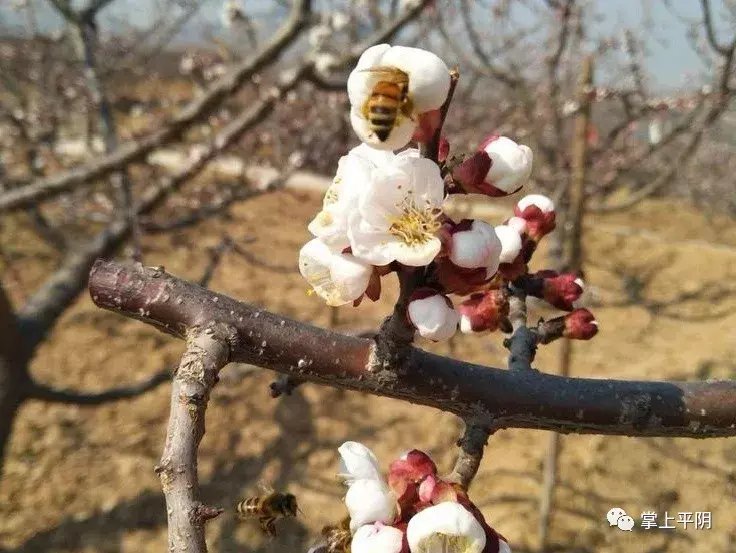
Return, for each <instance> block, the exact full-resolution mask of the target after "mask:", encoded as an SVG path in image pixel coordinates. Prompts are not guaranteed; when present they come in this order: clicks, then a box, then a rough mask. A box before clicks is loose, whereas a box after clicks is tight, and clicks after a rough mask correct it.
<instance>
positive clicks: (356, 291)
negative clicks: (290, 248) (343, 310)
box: [299, 238, 373, 306]
mask: <svg viewBox="0 0 736 553" xmlns="http://www.w3.org/2000/svg"><path fill="white" fill-rule="evenodd" d="M299 272H300V273H301V274H302V276H303V277H304V278H305V279H306V281H307V282H308V283H309V285H310V286H311V287H312V288H313V289H314V292H315V293H316V294H317V295H318V296H319V297H321V298H322V299H324V300H325V302H327V305H330V306H338V305H345V304H346V303H350V302H352V301H354V300H356V299H358V298H359V297H360V296H362V295H363V293H364V292H365V290H366V288H368V283H369V282H370V278H371V275H372V273H373V267H372V266H371V265H370V264H369V263H366V262H365V261H361V260H360V259H357V258H356V257H355V256H352V255H350V254H346V253H336V252H333V251H331V250H330V248H329V247H327V245H326V244H325V243H324V242H322V241H321V240H319V239H317V238H315V239H314V240H310V241H309V242H307V243H306V244H305V245H304V246H303V247H302V249H301V250H300V252H299Z"/></svg>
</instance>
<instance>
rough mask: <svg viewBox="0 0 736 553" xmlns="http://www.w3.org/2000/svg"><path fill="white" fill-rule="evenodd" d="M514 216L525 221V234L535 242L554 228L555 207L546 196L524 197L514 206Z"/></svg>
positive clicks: (531, 195)
mask: <svg viewBox="0 0 736 553" xmlns="http://www.w3.org/2000/svg"><path fill="white" fill-rule="evenodd" d="M514 214H515V215H516V216H517V217H520V218H522V219H524V220H525V221H526V227H527V228H526V232H527V234H528V235H529V236H530V237H531V238H532V239H533V240H535V241H536V242H539V240H541V239H542V238H543V237H544V236H545V235H547V234H549V233H550V232H552V231H553V230H554V228H555V205H554V203H553V202H552V200H550V199H549V198H548V197H547V196H542V195H541V194H529V195H528V196H524V197H523V198H522V199H521V200H519V202H518V203H517V204H516V207H515V208H514Z"/></svg>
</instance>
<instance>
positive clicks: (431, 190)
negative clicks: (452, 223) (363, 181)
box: [348, 150, 444, 267]
mask: <svg viewBox="0 0 736 553" xmlns="http://www.w3.org/2000/svg"><path fill="white" fill-rule="evenodd" d="M443 199H444V183H443V181H442V177H441V176H440V169H439V167H437V164H435V163H434V162H432V161H430V160H428V159H426V158H421V157H419V154H418V152H417V151H416V150H406V151H404V152H401V153H400V154H398V155H397V156H396V157H395V159H394V161H393V163H391V164H388V165H384V166H383V167H379V168H377V169H375V170H374V171H372V173H371V181H370V184H369V185H368V186H365V187H363V189H362V190H361V192H360V198H359V200H358V209H357V210H353V211H352V212H351V214H350V217H349V219H348V238H349V239H350V247H351V248H352V252H353V255H355V256H356V257H359V258H360V259H363V260H365V261H367V262H369V263H372V264H374V265H388V264H389V263H391V262H392V261H398V262H399V263H403V264H404V265H409V266H412V267H423V266H424V265H428V264H429V263H430V262H431V261H432V260H433V259H434V258H435V256H436V255H437V254H438V253H439V251H440V247H441V243H440V240H439V238H438V237H437V231H438V230H439V228H440V222H439V215H440V213H441V207H442V201H443Z"/></svg>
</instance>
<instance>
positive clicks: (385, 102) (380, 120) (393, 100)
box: [366, 81, 406, 142]
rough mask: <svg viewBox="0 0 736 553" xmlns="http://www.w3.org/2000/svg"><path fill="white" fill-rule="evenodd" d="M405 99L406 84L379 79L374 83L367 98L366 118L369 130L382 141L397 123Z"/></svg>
mask: <svg viewBox="0 0 736 553" xmlns="http://www.w3.org/2000/svg"><path fill="white" fill-rule="evenodd" d="M405 101H406V85H405V84H404V83H394V82H389V81H381V82H378V83H376V86H375V87H374V88H373V91H372V92H371V95H370V97H369V98H368V101H367V104H366V107H367V110H366V111H367V114H366V115H367V119H368V123H369V125H370V128H371V130H372V131H373V132H374V133H375V134H376V136H377V137H378V139H379V140H380V141H381V142H384V141H385V140H386V139H387V138H388V136H389V134H390V133H391V130H392V129H393V128H394V126H395V125H396V123H397V119H398V118H399V112H400V111H401V107H402V105H403V103H404V102H405Z"/></svg>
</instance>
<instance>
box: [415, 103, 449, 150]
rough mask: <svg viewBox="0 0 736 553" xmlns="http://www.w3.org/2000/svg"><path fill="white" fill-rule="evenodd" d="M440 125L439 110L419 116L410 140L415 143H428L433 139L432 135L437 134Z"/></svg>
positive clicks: (440, 114) (440, 115) (440, 116)
mask: <svg viewBox="0 0 736 553" xmlns="http://www.w3.org/2000/svg"><path fill="white" fill-rule="evenodd" d="M441 123H442V112H441V111H440V110H439V109H433V110H432V111H426V112H424V113H422V114H420V115H419V119H418V121H417V128H416V129H415V130H414V135H413V136H412V140H414V141H415V142H429V141H430V140H432V138H434V133H435V132H437V129H438V128H439V126H440V124H441Z"/></svg>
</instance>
